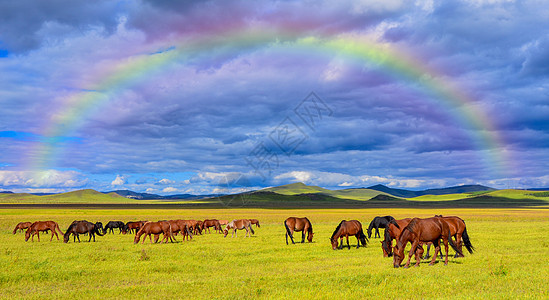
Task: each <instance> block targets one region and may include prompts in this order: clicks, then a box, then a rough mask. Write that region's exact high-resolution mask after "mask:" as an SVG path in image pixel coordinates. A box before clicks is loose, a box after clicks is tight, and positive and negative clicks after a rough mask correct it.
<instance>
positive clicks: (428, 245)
mask: <svg viewBox="0 0 549 300" xmlns="http://www.w3.org/2000/svg"><path fill="white" fill-rule="evenodd" d="M430 249H431V244H430V243H427V255H425V257H424V258H425V259H429V258H430V257H431V255H429V250H430ZM435 255H436V254H435Z"/></svg>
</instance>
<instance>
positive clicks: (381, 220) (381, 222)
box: [368, 216, 395, 238]
mask: <svg viewBox="0 0 549 300" xmlns="http://www.w3.org/2000/svg"><path fill="white" fill-rule="evenodd" d="M394 219H395V218H393V217H391V216H384V217H379V216H377V217H375V218H374V219H373V220H372V222H370V226H368V238H371V237H372V229H374V228H375V230H376V232H375V234H374V238H376V237H379V238H380V237H381V236H380V235H379V228H385V227H386V226H387V225H388V224H389V222H390V221H391V220H394Z"/></svg>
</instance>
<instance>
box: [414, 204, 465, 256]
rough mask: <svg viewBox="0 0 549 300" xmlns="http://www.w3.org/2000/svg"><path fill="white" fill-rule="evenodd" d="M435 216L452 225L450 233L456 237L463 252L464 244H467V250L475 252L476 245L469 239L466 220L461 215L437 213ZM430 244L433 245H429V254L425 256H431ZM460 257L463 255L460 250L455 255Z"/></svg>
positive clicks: (458, 246) (457, 243) (457, 244)
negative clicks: (445, 215) (444, 215)
mask: <svg viewBox="0 0 549 300" xmlns="http://www.w3.org/2000/svg"><path fill="white" fill-rule="evenodd" d="M435 217H439V218H442V219H443V220H444V221H446V223H448V226H449V227H450V234H451V235H452V236H453V237H454V238H455V239H456V247H457V248H458V249H459V250H460V252H461V253H463V245H465V248H467V251H469V253H471V254H473V251H474V250H475V247H473V245H472V244H471V240H470V239H469V235H468V234H467V227H466V226H465V221H463V220H462V219H461V218H460V217H456V216H448V217H443V216H442V215H435ZM462 240H463V241H462ZM430 246H431V245H427V255H426V256H425V258H429V248H430ZM435 253H436V252H435ZM441 256H442V253H441ZM458 257H463V254H459V253H458V252H456V255H455V256H454V258H458Z"/></svg>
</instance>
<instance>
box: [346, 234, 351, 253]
mask: <svg viewBox="0 0 549 300" xmlns="http://www.w3.org/2000/svg"><path fill="white" fill-rule="evenodd" d="M346 238H347V248H349V250H351V245H349V236H346Z"/></svg>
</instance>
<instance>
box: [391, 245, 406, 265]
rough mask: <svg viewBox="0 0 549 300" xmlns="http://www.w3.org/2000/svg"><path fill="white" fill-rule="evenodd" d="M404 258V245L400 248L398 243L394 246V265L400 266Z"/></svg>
mask: <svg viewBox="0 0 549 300" xmlns="http://www.w3.org/2000/svg"><path fill="white" fill-rule="evenodd" d="M402 260H404V247H402V249H399V248H398V244H397V245H396V246H395V247H393V267H395V268H398V267H400V264H401V263H402Z"/></svg>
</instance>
